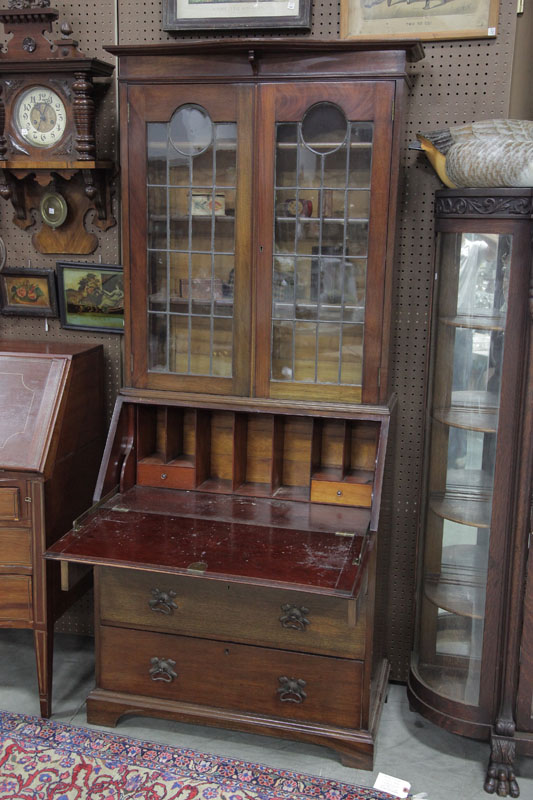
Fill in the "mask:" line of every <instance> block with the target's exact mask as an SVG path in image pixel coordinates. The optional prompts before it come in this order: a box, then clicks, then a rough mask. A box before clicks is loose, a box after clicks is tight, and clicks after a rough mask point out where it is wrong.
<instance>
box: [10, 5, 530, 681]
mask: <svg viewBox="0 0 533 800" xmlns="http://www.w3.org/2000/svg"><path fill="white" fill-rule="evenodd" d="M355 1H356V0H354V2H355ZM0 2H1V0H0ZM53 5H54V6H55V7H56V8H58V9H59V10H60V17H61V18H66V19H68V20H69V21H70V23H71V25H72V27H73V29H74V35H75V37H76V38H77V39H78V40H79V42H80V47H81V49H82V50H83V51H84V52H85V53H86V54H87V55H91V56H96V57H99V58H103V59H104V60H108V61H109V60H111V57H110V56H109V55H108V54H106V53H105V52H104V51H103V50H102V47H103V45H106V44H112V43H118V44H143V43H145V44H152V43H158V42H167V41H172V40H173V39H174V38H180V39H193V38H208V37H207V35H206V34H204V33H202V32H200V33H198V34H197V35H196V34H195V33H187V34H186V35H183V36H174V35H173V34H168V33H165V32H164V31H162V29H161V26H162V11H161V0H147V2H145V3H143V4H141V3H139V2H138V0H93V3H92V4H90V5H88V4H87V3H82V2H81V1H80V0H77V1H76V2H75V1H74V0H73V1H72V2H63V1H62V0H57V2H54V3H53ZM339 31H340V10H339V2H338V0H313V13H312V29H311V32H310V33H309V34H303V35H302V36H303V37H305V36H310V37H311V38H326V39H330V38H333V39H336V38H338V37H339ZM113 32H114V33H113ZM258 33H259V35H262V36H267V35H269V34H265V33H264V32H263V31H259V32H258ZM515 34H516V0H500V15H499V27H498V36H497V37H496V38H495V39H491V40H468V41H456V42H438V43H430V44H426V46H425V49H426V57H425V59H424V60H423V61H421V62H418V63H417V64H414V65H412V66H410V73H411V77H412V81H413V85H412V88H411V90H410V92H409V102H408V108H407V116H406V120H405V126H404V128H405V136H404V146H403V148H402V165H401V197H400V220H399V228H398V248H397V253H398V256H397V259H396V272H395V285H394V308H393V309H392V313H393V325H392V331H393V342H392V345H393V349H392V356H393V360H392V382H393V387H392V388H393V389H394V390H395V391H396V392H397V394H398V398H399V413H398V424H397V434H396V442H395V455H394V472H393V481H392V482H393V488H392V520H393V526H392V537H391V549H390V553H389V562H390V579H389V601H388V604H389V608H388V614H387V621H388V630H387V632H386V639H387V649H388V654H389V658H390V660H391V663H392V677H393V678H394V679H396V680H405V679H406V677H407V672H408V665H409V657H410V651H411V643H412V637H413V627H414V605H415V584H416V549H417V548H416V534H417V515H418V506H419V492H420V481H421V474H422V457H423V444H424V441H423V440H424V434H423V426H424V405H425V390H426V380H425V376H426V361H427V356H428V337H429V310H430V298H431V293H432V286H433V195H434V192H435V190H436V189H438V188H440V182H439V181H438V179H437V178H436V176H435V175H434V173H433V171H432V170H431V168H430V167H429V165H428V164H427V163H426V162H425V161H424V160H423V158H422V157H421V156H420V155H417V154H416V153H415V152H413V151H409V150H408V149H407V145H408V143H409V142H410V141H412V140H414V138H415V134H416V133H417V132H418V131H427V130H433V129H436V128H444V127H447V126H451V125H456V124H461V123H464V122H469V121H473V120H478V119H490V118H492V117H506V116H509V97H510V87H511V78H512V65H513V49H514V43H515ZM222 35H223V34H222V33H221V34H218V35H217V34H212V35H211V36H210V37H209V38H222ZM246 35H250V34H244V33H238V32H233V31H230V32H228V33H227V34H224V36H225V37H239V36H246ZM272 35H275V36H280V35H283V34H280V33H279V32H275V33H273V34H272ZM286 35H294V32H291V31H287V34H286ZM528 58H529V59H530V57H529V54H528ZM523 69H524V72H525V73H527V70H528V63H527V62H526V63H524V64H523ZM98 128H99V134H100V135H101V136H103V137H109V138H107V139H105V141H103V142H102V144H103V146H104V147H106V148H108V149H109V151H110V152H114V153H116V148H115V142H114V139H113V131H115V130H116V125H115V93H114V91H113V90H111V91H109V92H108V93H107V95H106V97H105V101H104V103H103V108H102V113H101V115H100V118H99V125H98ZM117 212H118V208H117ZM10 217H11V212H10V210H9V208H8V207H7V205H6V204H5V203H4V202H3V201H2V203H1V210H0V226H1V227H0V233H1V235H2V236H3V238H4V240H5V242H6V246H7V253H8V258H7V263H8V264H10V265H16V264H18V265H23V264H24V265H27V264H28V263H29V261H31V264H32V266H38V265H43V266H51V265H53V263H54V261H55V259H54V258H53V257H42V256H40V255H39V254H38V253H36V252H35V251H33V249H32V247H31V241H30V239H31V237H30V234H29V232H23V231H19V229H18V228H16V227H15V226H14V225H13V224H12V222H11V221H10ZM95 232H96V233H97V234H98V235H99V240H100V246H99V248H98V250H97V251H96V254H95V256H94V257H93V259H92V260H94V261H98V260H99V258H100V256H101V259H102V262H104V263H119V262H120V248H119V242H120V237H119V231H118V228H114V229H112V230H110V231H108V232H106V233H100V232H99V231H98V230H97V229H95ZM0 324H1V332H2V335H4V336H8V337H9V338H15V337H22V338H27V339H31V338H35V339H40V338H45V337H50V338H53V339H57V340H65V339H71V340H76V341H89V340H91V341H94V340H98V341H101V342H103V344H104V346H105V349H106V363H107V390H108V402H109V406H110V407H111V405H112V402H113V399H114V396H115V393H116V390H117V388H118V386H119V381H120V370H121V365H120V350H121V348H120V344H121V342H120V339H121V337H119V336H112V335H109V336H105V335H98V336H92V337H87V336H86V335H85V334H83V333H81V332H79V333H77V332H75V331H63V330H61V329H60V327H59V323H58V322H57V321H55V320H53V321H51V322H50V330H49V331H48V332H46V331H45V330H44V322H43V320H35V321H33V322H26V321H25V320H24V319H23V318H20V319H8V318H5V317H4V318H2V319H1V321H0ZM89 608H90V601H89V600H87V599H85V601H84V604H83V605H82V606H80V607H78V608H77V611H76V612H71V613H70V622H69V617H65V618H64V619H63V620H62V621H61V622H60V623H59V626H58V628H59V629H61V630H72V631H80V632H86V631H87V630H89V629H90V624H91V623H90V616H89Z"/></svg>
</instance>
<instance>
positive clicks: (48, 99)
mask: <svg viewBox="0 0 533 800" xmlns="http://www.w3.org/2000/svg"><path fill="white" fill-rule="evenodd" d="M13 122H14V126H15V129H16V131H17V132H18V134H19V135H20V136H21V137H22V138H23V139H24V140H25V141H26V142H28V143H29V144H31V145H33V146H34V147H53V146H54V145H55V144H57V142H59V141H60V140H61V138H62V136H63V134H64V133H65V128H66V125H67V113H66V111H65V106H64V104H63V101H62V100H61V98H60V97H59V95H58V94H56V92H54V91H52V89H47V88H46V87H45V86H32V87H31V89H26V90H25V91H23V92H22V94H21V95H20V97H19V98H18V100H17V102H16V104H15V114H14V120H13Z"/></svg>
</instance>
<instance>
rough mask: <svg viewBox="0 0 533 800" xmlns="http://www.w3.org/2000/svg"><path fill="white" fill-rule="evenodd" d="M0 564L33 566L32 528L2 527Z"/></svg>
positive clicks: (0, 530)
mask: <svg viewBox="0 0 533 800" xmlns="http://www.w3.org/2000/svg"><path fill="white" fill-rule="evenodd" d="M0 566H21V567H31V530H29V529H28V528H3V527H1V528H0Z"/></svg>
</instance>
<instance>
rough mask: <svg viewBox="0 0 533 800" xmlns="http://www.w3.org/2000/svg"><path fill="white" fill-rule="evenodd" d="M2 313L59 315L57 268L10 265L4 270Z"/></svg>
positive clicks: (0, 298) (0, 277) (0, 284)
mask: <svg viewBox="0 0 533 800" xmlns="http://www.w3.org/2000/svg"><path fill="white" fill-rule="evenodd" d="M0 303H1V308H0V310H1V312H2V314H6V315H8V316H9V315H12V316H19V317H57V314H58V309H57V292H56V284H55V275H54V270H53V269H37V268H35V269H34V268H33V267H6V266H4V267H3V268H2V271H1V272H0Z"/></svg>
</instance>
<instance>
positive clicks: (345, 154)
mask: <svg viewBox="0 0 533 800" xmlns="http://www.w3.org/2000/svg"><path fill="white" fill-rule="evenodd" d="M372 137H373V124H372V123H371V122H349V121H348V120H347V119H346V116H345V114H344V112H343V111H342V109H340V108H339V107H338V106H337V105H335V104H333V103H330V102H323V103H317V104H315V105H313V106H311V108H310V109H309V110H308V111H307V113H306V114H305V116H304V118H303V119H302V121H301V122H298V123H278V125H277V127H276V165H275V175H276V185H275V206H274V216H275V226H274V259H273V275H272V365H271V378H272V380H274V381H291V382H295V383H307V384H333V385H340V384H343V385H353V386H358V387H360V386H361V383H362V363H363V342H364V320H365V284H366V270H367V256H368V222H369V211H370V176H371V165H372Z"/></svg>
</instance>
